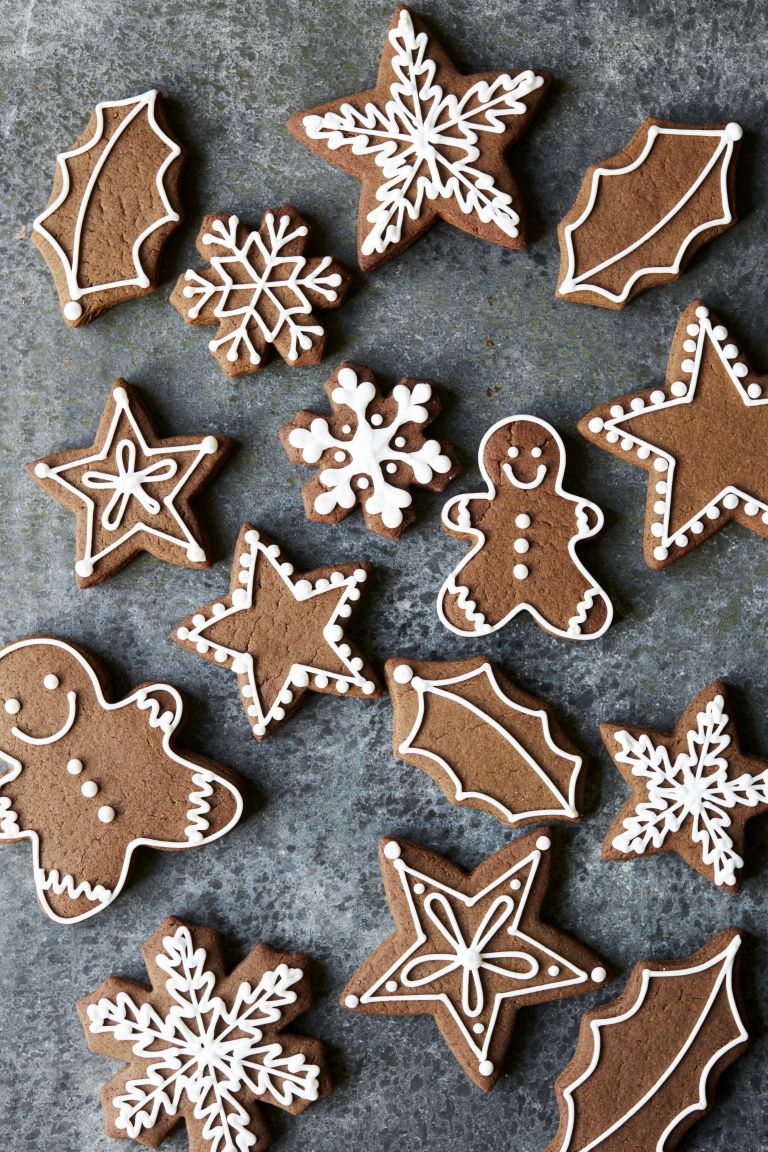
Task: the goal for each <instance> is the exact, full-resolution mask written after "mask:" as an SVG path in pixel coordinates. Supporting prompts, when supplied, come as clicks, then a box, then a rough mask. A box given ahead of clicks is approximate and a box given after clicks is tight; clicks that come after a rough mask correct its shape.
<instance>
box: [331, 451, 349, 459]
mask: <svg viewBox="0 0 768 1152" xmlns="http://www.w3.org/2000/svg"><path fill="white" fill-rule="evenodd" d="M333 458H334V460H338V461H339V462H341V461H342V460H346V458H347V454H346V452H342V451H341V449H339V451H338V452H334V454H333Z"/></svg>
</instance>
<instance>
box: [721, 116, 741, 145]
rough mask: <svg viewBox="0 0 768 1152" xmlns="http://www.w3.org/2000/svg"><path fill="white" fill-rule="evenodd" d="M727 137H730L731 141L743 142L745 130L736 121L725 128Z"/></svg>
mask: <svg viewBox="0 0 768 1152" xmlns="http://www.w3.org/2000/svg"><path fill="white" fill-rule="evenodd" d="M725 134H726V136H730V138H731V140H741V138H742V136H743V135H744V129H743V128H742V126H741V124H737V123H736V122H735V121H734V120H732V121H731V122H730V124H726V126H725Z"/></svg>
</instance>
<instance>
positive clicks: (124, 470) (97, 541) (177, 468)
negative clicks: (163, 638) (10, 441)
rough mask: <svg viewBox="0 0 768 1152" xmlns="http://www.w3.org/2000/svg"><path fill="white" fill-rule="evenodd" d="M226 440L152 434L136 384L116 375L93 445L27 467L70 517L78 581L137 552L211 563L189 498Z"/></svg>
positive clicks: (208, 475) (113, 568) (209, 474)
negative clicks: (74, 528) (73, 516)
mask: <svg viewBox="0 0 768 1152" xmlns="http://www.w3.org/2000/svg"><path fill="white" fill-rule="evenodd" d="M231 446H232V442H231V441H230V440H228V439H226V438H225V437H222V436H203V437H202V438H197V439H196V438H194V437H190V436H171V437H166V438H162V439H161V438H159V437H158V436H157V435H156V433H155V429H154V425H153V423H152V421H151V419H150V417H149V414H148V413H147V411H146V409H145V408H144V405H143V404H142V402H141V400H140V398H139V395H138V393H137V392H136V390H135V389H134V388H132V387H131V386H130V385H129V384H127V383H126V381H125V380H122V379H118V380H116V381H115V383H114V384H113V386H112V390H111V391H110V394H109V397H108V398H107V402H106V404H105V406H104V411H103V413H102V417H101V421H100V423H99V427H98V430H97V432H96V439H95V441H94V442H93V444H91V445H90V446H89V447H88V448H69V449H66V450H65V451H63V452H57V453H55V454H54V455H51V456H44V457H42V458H41V459H40V460H34V461H32V463H31V464H27V466H26V470H27V472H28V473H29V475H30V476H31V477H32V479H33V480H35V481H36V483H38V484H39V485H40V487H41V488H43V489H44V490H45V491H46V492H47V493H48V495H49V496H53V498H54V500H58V502H59V503H60V504H63V505H64V507H65V508H69V509H70V511H72V512H74V513H75V514H76V516H77V562H76V564H75V575H76V578H77V583H78V585H79V586H80V587H81V588H90V587H91V586H92V585H94V584H101V583H102V582H103V581H104V580H108V579H109V578H110V576H114V575H115V573H116V572H119V571H120V569H121V568H123V567H125V565H126V564H128V563H129V561H131V560H132V559H133V558H134V556H137V555H138V554H139V553H140V552H151V553H152V555H153V556H157V557H158V559H160V560H167V561H168V562H169V563H171V564H181V565H183V566H184V567H186V568H210V566H211V562H210V560H209V559H208V555H207V544H208V539H207V533H206V532H205V530H204V526H203V524H202V523H201V521H200V520H199V518H198V516H197V515H196V513H195V511H194V509H193V507H192V501H193V500H194V498H195V497H196V496H197V494H198V492H199V491H200V490H201V488H203V486H204V485H206V484H207V483H208V482H209V481H210V480H211V479H212V478H213V476H214V474H215V473H216V472H217V471H218V470H219V468H220V466H221V464H222V463H223V461H224V459H225V458H226V456H227V455H228V453H229V451H230V449H231Z"/></svg>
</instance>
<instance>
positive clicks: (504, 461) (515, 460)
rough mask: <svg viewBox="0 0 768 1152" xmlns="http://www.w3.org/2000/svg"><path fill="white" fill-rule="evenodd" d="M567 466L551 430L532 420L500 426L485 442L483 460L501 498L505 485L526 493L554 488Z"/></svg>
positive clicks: (520, 419)
mask: <svg viewBox="0 0 768 1152" xmlns="http://www.w3.org/2000/svg"><path fill="white" fill-rule="evenodd" d="M564 463H565V462H564V459H563V451H562V446H561V444H560V442H559V440H558V439H557V438H555V437H554V436H553V435H552V429H551V428H550V426H549V425H548V424H544V423H543V422H541V421H539V420H537V419H536V418H535V417H533V416H515V417H513V418H512V419H511V420H505V421H504V422H503V423H502V424H499V425H497V426H496V428H495V430H492V431H491V434H490V435H489V436H488V437H487V439H486V440H485V441H484V443H483V446H482V450H481V459H480V467H481V469H482V471H483V472H484V473H485V475H486V479H487V480H489V481H490V482H491V483H492V484H493V486H494V488H495V489H496V492H497V494H498V495H499V496H501V495H502V494H503V489H504V487H505V486H506V485H511V486H512V487H513V488H516V489H518V490H523V491H525V490H533V489H536V488H542V487H543V488H551V487H554V486H555V484H556V483H557V482H558V481H559V480H560V479H561V477H562V474H563V468H564Z"/></svg>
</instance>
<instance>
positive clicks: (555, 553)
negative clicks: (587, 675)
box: [437, 416, 613, 640]
mask: <svg viewBox="0 0 768 1152" xmlns="http://www.w3.org/2000/svg"><path fill="white" fill-rule="evenodd" d="M479 465H480V472H481V474H482V477H483V479H484V480H485V483H486V490H485V491H484V492H471V493H469V494H468V495H466V496H454V497H453V498H452V499H451V500H449V501H448V503H447V504H446V505H445V507H444V508H443V517H442V519H443V527H444V528H445V530H446V532H448V533H449V535H451V536H456V537H457V538H458V539H459V540H469V541H471V543H472V547H471V549H470V551H469V552H468V553H467V555H466V556H465V557H464V559H463V560H462V561H461V563H460V564H458V565H457V566H456V568H454V570H453V572H452V573H451V574H450V576H449V577H448V578H447V579H446V581H445V583H444V584H443V586H442V588H441V589H440V592H439V594H438V598H437V611H438V615H439V617H440V619H441V620H442V622H443V624H445V626H446V628H449V629H450V630H451V632H455V633H456V634H457V635H459V636H485V635H487V634H488V633H489V632H495V631H496V630H497V629H499V628H503V627H504V625H505V624H507V623H509V621H510V620H512V619H514V617H515V616H517V615H518V613H520V612H523V611H525V612H530V614H531V615H532V616H533V618H534V620H535V621H536V623H537V624H538V625H539V626H540V627H541V628H543V629H544V630H545V631H547V632H549V633H551V635H553V636H562V637H564V638H566V639H568V640H594V639H596V638H597V637H598V636H602V635H603V633H604V632H605V631H606V630H607V628H608V627H609V625H610V623H611V620H612V619H613V607H612V605H611V602H610V600H609V599H608V596H607V595H606V593H605V592H604V591H603V589H602V588H601V587H600V585H599V584H598V583H597V581H596V580H595V579H594V577H592V576H591V575H590V573H589V572H588V571H587V569H586V568H585V567H584V564H583V563H582V561H581V559H580V557H579V555H578V547H579V544H581V542H582V541H583V540H589V539H591V537H593V536H595V535H596V534H597V533H598V532H599V531H600V529H601V528H602V526H603V514H602V512H601V511H600V509H599V508H598V507H597V505H596V504H593V503H592V502H591V501H590V500H585V499H583V498H582V497H580V496H573V495H572V494H571V493H570V492H566V491H565V489H564V488H563V486H562V480H563V474H564V472H565V446H564V444H563V442H562V440H561V439H560V437H559V435H558V434H557V432H556V431H555V429H554V428H553V427H552V426H551V425H550V424H547V423H546V422H545V421H544V420H539V419H538V418H537V417H535V416H510V417H509V418H508V419H506V420H499V422H498V423H497V424H494V425H493V427H491V428H489V429H488V431H487V432H486V434H485V436H484V437H483V439H482V442H481V444H480V451H479Z"/></svg>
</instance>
